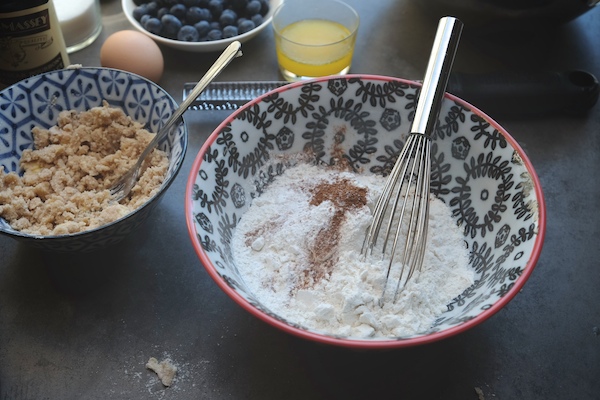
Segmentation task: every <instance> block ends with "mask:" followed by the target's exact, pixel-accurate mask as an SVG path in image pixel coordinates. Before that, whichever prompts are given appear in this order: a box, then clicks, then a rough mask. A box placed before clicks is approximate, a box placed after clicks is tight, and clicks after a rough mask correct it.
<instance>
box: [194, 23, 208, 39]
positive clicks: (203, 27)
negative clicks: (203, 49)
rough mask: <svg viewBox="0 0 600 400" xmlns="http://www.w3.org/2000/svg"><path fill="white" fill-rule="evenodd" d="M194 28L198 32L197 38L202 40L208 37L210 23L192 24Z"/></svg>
mask: <svg viewBox="0 0 600 400" xmlns="http://www.w3.org/2000/svg"><path fill="white" fill-rule="evenodd" d="M194 28H196V30H197V31H198V36H200V37H201V38H203V37H205V36H206V35H208V32H209V31H210V23H209V22H208V21H200V22H197V23H196V24H194Z"/></svg>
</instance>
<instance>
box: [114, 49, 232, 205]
mask: <svg viewBox="0 0 600 400" xmlns="http://www.w3.org/2000/svg"><path fill="white" fill-rule="evenodd" d="M241 46H242V44H241V43H240V42H238V41H235V42H233V43H231V44H230V45H229V46H227V48H226V49H225V50H224V51H223V53H222V54H221V56H219V58H218V59H217V61H215V63H214V64H213V65H212V66H211V67H210V68H209V70H208V71H207V72H206V74H205V75H204V76H203V77H202V79H200V81H199V82H198V84H196V86H195V87H194V89H193V90H192V91H191V93H190V95H189V96H188V97H186V98H185V99H184V100H183V101H182V102H181V103H180V104H179V107H177V109H176V110H175V112H173V114H172V115H171V117H170V118H169V119H168V120H167V122H166V123H165V124H164V125H163V126H162V127H161V128H160V129H159V131H158V133H157V134H156V136H154V138H153V139H152V141H151V142H150V143H149V144H148V146H146V148H145V149H144V151H143V152H142V154H141V155H140V157H139V158H138V160H137V162H136V163H135V165H134V166H133V167H131V168H130V169H129V171H127V172H126V173H125V174H124V175H123V176H122V177H121V178H120V179H119V180H118V181H117V182H116V183H115V184H114V185H113V186H112V187H111V188H110V194H111V196H112V200H113V201H115V202H118V201H121V200H122V199H124V198H125V197H127V195H129V192H130V191H131V188H133V186H134V185H135V183H136V182H137V180H138V177H139V174H140V169H141V166H142V163H143V162H144V160H145V159H146V157H148V155H149V154H150V152H152V150H154V148H155V147H156V145H157V144H158V143H159V142H160V141H161V140H162V139H163V138H164V137H165V136H166V135H167V133H168V132H169V130H170V129H171V127H172V126H173V124H174V123H175V122H176V121H177V120H179V118H180V117H181V115H182V114H183V113H184V112H185V111H186V110H187V109H188V108H189V106H190V105H191V104H192V103H193V102H194V101H195V100H196V98H197V97H198V96H199V95H200V93H202V91H203V90H204V89H205V88H206V87H207V86H208V84H209V83H210V82H211V81H212V80H213V79H214V78H216V77H217V75H219V73H220V72H221V71H222V70H223V69H225V67H226V66H227V65H229V63H230V62H231V60H233V59H234V58H236V57H239V56H241V55H242V52H241V50H240V49H241Z"/></svg>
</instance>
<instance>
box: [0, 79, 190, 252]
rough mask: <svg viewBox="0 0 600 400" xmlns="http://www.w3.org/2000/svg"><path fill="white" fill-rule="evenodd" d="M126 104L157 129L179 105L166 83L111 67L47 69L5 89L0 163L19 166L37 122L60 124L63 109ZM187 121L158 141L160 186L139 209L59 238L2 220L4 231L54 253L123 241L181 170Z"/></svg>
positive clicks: (1, 101) (137, 117) (125, 107)
mask: <svg viewBox="0 0 600 400" xmlns="http://www.w3.org/2000/svg"><path fill="white" fill-rule="evenodd" d="M103 100H106V101H107V102H108V103H109V104H110V105H112V106H117V107H121V108H122V109H123V110H124V112H125V114H127V115H129V116H131V117H132V118H133V119H134V120H136V121H138V122H141V123H143V124H145V125H146V127H147V128H148V129H149V130H150V131H152V132H156V131H157V130H158V128H159V127H160V126H162V124H163V123H164V122H166V120H167V119H168V118H169V116H170V115H171V114H172V113H173V111H174V110H175V109H176V108H177V103H176V102H175V100H174V99H173V98H172V97H171V96H170V95H169V94H168V93H167V92H166V91H165V90H164V89H162V88H161V87H159V86H157V85H156V84H155V83H153V82H151V81H149V80H147V79H145V78H142V77H140V76H138V75H135V74H132V73H129V72H124V71H120V70H115V69H109V68H73V69H65V70H59V71H53V72H48V73H45V74H41V75H37V76H34V77H31V78H28V79H25V80H23V81H21V82H18V83H16V84H14V85H12V86H10V87H8V88H6V89H4V90H2V91H1V92H0V165H2V166H3V167H4V170H5V171H7V172H14V171H18V170H19V159H20V157H21V153H22V152H23V150H25V149H28V148H32V147H33V140H32V134H31V130H32V128H33V127H34V126H40V127H43V128H49V127H51V126H53V125H56V122H57V118H58V114H59V112H61V111H63V110H78V111H84V110H87V109H90V108H92V107H96V106H100V105H102V101H103ZM187 139H188V133H187V128H186V125H185V123H184V122H183V121H182V122H181V123H180V124H179V125H177V126H176V127H174V128H173V130H172V131H171V132H170V133H169V135H167V137H166V138H165V139H164V140H163V141H162V142H161V143H159V145H158V148H159V149H161V150H163V151H165V152H166V153H167V154H168V156H169V169H168V172H167V176H166V178H165V181H164V183H163V185H162V188H161V190H160V191H159V192H158V193H157V194H156V195H155V196H154V197H153V198H151V199H150V200H148V202H146V203H145V204H144V205H143V206H141V207H140V208H138V209H137V210H136V211H134V212H132V213H130V214H128V215H126V216H124V217H122V218H120V219H118V220H116V221H114V222H112V223H110V224H107V225H104V226H101V227H98V228H96V229H93V230H89V231H85V232H80V233H75V234H69V235H58V236H36V235H29V234H24V233H22V232H19V231H16V230H14V229H12V228H11V227H10V225H9V224H8V223H6V221H5V220H4V219H2V218H0V233H2V234H6V235H8V236H10V237H12V238H14V239H17V240H19V241H21V242H23V243H26V244H29V245H32V246H35V247H37V248H39V249H42V250H46V251H53V252H87V251H93V250H97V249H100V248H103V247H105V246H108V245H112V244H115V243H117V242H119V241H121V240H122V239H123V238H124V237H126V236H127V235H128V234H130V233H131V232H132V231H133V230H134V229H135V228H137V227H138V226H139V225H140V224H141V223H142V222H144V220H145V219H146V218H147V217H148V215H149V214H150V212H151V211H152V210H153V209H154V207H156V205H157V204H158V201H159V199H160V198H161V197H162V195H163V194H164V192H165V191H166V190H167V188H168V187H169V185H170V184H171V182H173V180H174V179H175V176H176V175H177V173H178V172H179V169H180V168H181V165H182V162H183V158H184V155H185V150H186V148H187Z"/></svg>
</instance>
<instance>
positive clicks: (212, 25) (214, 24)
mask: <svg viewBox="0 0 600 400" xmlns="http://www.w3.org/2000/svg"><path fill="white" fill-rule="evenodd" d="M210 29H219V30H220V29H221V23H220V22H219V21H212V22H211V23H210Z"/></svg>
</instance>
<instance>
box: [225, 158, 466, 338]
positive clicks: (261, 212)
mask: <svg viewBox="0 0 600 400" xmlns="http://www.w3.org/2000/svg"><path fill="white" fill-rule="evenodd" d="M384 183H385V178H383V177H381V176H375V175H362V174H355V173H352V172H341V171H339V170H336V169H331V168H327V169H326V168H324V167H318V166H312V165H308V164H304V163H301V164H298V165H296V166H294V167H291V168H289V169H288V170H286V171H285V172H284V173H283V174H282V175H281V176H279V177H277V178H276V179H275V181H274V182H272V183H271V184H270V185H269V186H268V187H267V188H266V189H265V191H264V192H263V193H262V194H261V195H260V196H259V197H257V198H255V199H254V200H253V203H252V205H251V206H250V208H249V209H248V210H247V211H246V213H244V215H243V216H242V218H241V220H240V222H239V224H238V226H237V228H236V230H235V232H234V236H233V242H232V252H233V257H234V261H235V263H236V266H237V267H238V270H239V272H240V275H241V277H242V278H243V280H244V282H245V283H246V284H247V285H248V288H249V289H250V291H251V292H252V293H253V294H254V295H255V297H256V299H257V300H258V301H259V302H260V303H261V304H262V305H263V306H264V307H265V308H267V309H269V310H270V311H272V312H273V313H275V314H277V315H279V316H280V317H282V318H283V319H285V320H287V321H289V322H290V323H293V324H297V325H300V326H302V327H305V328H307V329H310V330H314V331H317V332H319V333H324V334H327V335H333V336H346V337H351V338H357V339H367V338H388V337H408V336H412V335H415V334H419V333H423V332H425V331H427V329H429V328H430V327H431V325H432V323H433V322H434V321H435V319H436V317H438V316H439V315H440V314H441V313H442V312H444V311H445V309H446V305H447V304H448V303H450V302H451V301H452V299H453V298H454V297H456V296H458V295H460V294H461V293H462V292H463V291H464V290H465V289H466V288H468V287H469V286H470V285H471V284H472V283H473V281H474V273H473V271H472V269H471V268H470V267H469V266H468V261H469V255H468V251H467V249H466V247H465V242H464V239H463V236H462V234H461V232H460V228H459V227H457V225H456V222H455V221H454V220H453V219H452V217H451V212H450V210H449V208H448V207H447V206H446V205H445V204H444V203H443V202H442V201H441V200H439V199H436V198H433V197H432V200H431V202H430V220H429V237H428V246H427V252H426V255H425V260H424V263H423V268H422V270H421V272H420V273H418V274H417V273H415V276H413V277H412V279H411V280H410V281H409V282H408V283H407V285H406V287H405V288H404V289H403V290H402V291H401V292H400V293H399V295H398V298H397V300H396V301H395V302H393V301H391V300H389V299H388V300H387V301H385V302H384V303H383V307H381V306H380V305H379V299H380V298H381V295H382V291H383V287H384V284H385V273H386V270H387V266H388V262H387V261H385V260H383V259H382V257H381V250H379V252H377V249H375V252H374V253H373V255H372V256H369V257H367V258H366V259H365V257H363V256H362V255H361V254H360V251H361V246H362V243H363V240H364V235H365V230H366V228H367V227H368V226H369V223H370V221H371V218H372V216H371V209H372V208H373V207H374V203H375V201H376V200H377V198H378V196H379V194H380V192H381V190H382V187H383V185H384ZM379 242H382V241H381V240H380V241H379Z"/></svg>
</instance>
